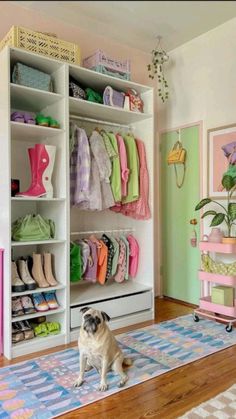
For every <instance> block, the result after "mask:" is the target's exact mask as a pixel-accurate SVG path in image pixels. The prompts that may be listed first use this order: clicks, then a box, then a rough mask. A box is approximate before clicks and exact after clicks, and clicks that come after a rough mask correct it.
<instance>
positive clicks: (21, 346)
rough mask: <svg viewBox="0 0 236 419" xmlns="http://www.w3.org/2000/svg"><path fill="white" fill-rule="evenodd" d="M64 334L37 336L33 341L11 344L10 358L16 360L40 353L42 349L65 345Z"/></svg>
mask: <svg viewBox="0 0 236 419" xmlns="http://www.w3.org/2000/svg"><path fill="white" fill-rule="evenodd" d="M65 341H66V334H65V333H59V334H58V335H48V336H42V337H40V336H37V337H35V338H33V339H28V340H22V341H21V342H18V343H13V344H12V357H13V358H16V357H18V356H21V355H25V354H29V353H33V352H38V351H42V350H43V349H48V348H55V347H56V346H58V345H63V344H65Z"/></svg>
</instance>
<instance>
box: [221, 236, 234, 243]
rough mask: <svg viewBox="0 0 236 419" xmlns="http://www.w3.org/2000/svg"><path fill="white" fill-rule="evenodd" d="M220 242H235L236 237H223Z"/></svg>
mask: <svg viewBox="0 0 236 419" xmlns="http://www.w3.org/2000/svg"><path fill="white" fill-rule="evenodd" d="M222 243H224V244H236V237H223V238H222Z"/></svg>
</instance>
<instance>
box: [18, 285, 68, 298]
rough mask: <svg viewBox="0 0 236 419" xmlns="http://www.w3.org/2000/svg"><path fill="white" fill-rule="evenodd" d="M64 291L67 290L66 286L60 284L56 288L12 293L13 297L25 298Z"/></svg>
mask: <svg viewBox="0 0 236 419" xmlns="http://www.w3.org/2000/svg"><path fill="white" fill-rule="evenodd" d="M63 289H65V285H62V284H58V285H56V286H55V287H47V288H36V289H35V290H27V291H23V292H12V293H11V296H12V297H18V296H23V295H30V294H40V293H42V292H47V291H57V290H63Z"/></svg>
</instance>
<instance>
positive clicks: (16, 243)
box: [11, 239, 65, 247]
mask: <svg viewBox="0 0 236 419" xmlns="http://www.w3.org/2000/svg"><path fill="white" fill-rule="evenodd" d="M61 243H65V240H57V239H52V240H34V241H29V242H15V241H12V242H11V245H12V247H16V246H35V245H37V244H61Z"/></svg>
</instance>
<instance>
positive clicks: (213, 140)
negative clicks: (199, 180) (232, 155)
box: [207, 123, 236, 200]
mask: <svg viewBox="0 0 236 419" xmlns="http://www.w3.org/2000/svg"><path fill="white" fill-rule="evenodd" d="M234 141H235V144H236V123H235V124H231V125H226V126H222V127H217V128H211V129H209V130H207V142H208V179H207V190H208V197H209V198H212V199H217V200H218V199H226V197H227V192H226V191H225V190H220V189H221V188H222V185H221V180H222V176H223V173H225V172H226V171H227V169H228V165H229V161H228V158H227V157H226V156H225V153H224V151H223V149H222V146H225V145H226V144H230V143H232V142H234Z"/></svg>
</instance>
